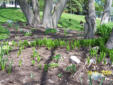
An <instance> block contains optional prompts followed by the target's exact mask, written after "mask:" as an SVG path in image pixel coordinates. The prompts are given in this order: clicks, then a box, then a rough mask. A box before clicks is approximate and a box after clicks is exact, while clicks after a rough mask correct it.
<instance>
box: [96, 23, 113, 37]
mask: <svg viewBox="0 0 113 85" xmlns="http://www.w3.org/2000/svg"><path fill="white" fill-rule="evenodd" d="M111 31H112V26H110V25H108V24H107V25H105V24H103V25H101V26H99V27H98V29H97V32H96V34H98V35H100V36H101V37H109V35H110V33H111Z"/></svg>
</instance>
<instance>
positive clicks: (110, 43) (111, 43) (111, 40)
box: [106, 29, 113, 49]
mask: <svg viewBox="0 0 113 85" xmlns="http://www.w3.org/2000/svg"><path fill="white" fill-rule="evenodd" d="M106 47H107V48H108V49H113V29H112V33H111V35H110V38H109V39H108V41H107V43H106Z"/></svg>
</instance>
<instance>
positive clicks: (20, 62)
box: [19, 59, 22, 67]
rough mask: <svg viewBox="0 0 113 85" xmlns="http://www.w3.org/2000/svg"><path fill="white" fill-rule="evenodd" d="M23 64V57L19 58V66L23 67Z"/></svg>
mask: <svg viewBox="0 0 113 85" xmlns="http://www.w3.org/2000/svg"><path fill="white" fill-rule="evenodd" d="M21 65H22V59H20V60H19V66H20V67H21Z"/></svg>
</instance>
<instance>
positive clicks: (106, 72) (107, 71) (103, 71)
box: [101, 70, 112, 75]
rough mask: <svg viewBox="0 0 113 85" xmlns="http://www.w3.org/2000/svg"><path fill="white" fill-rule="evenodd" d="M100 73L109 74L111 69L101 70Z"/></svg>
mask: <svg viewBox="0 0 113 85" xmlns="http://www.w3.org/2000/svg"><path fill="white" fill-rule="evenodd" d="M101 73H102V74H103V75H111V74H112V71H109V70H106V71H105V70H102V71H101Z"/></svg>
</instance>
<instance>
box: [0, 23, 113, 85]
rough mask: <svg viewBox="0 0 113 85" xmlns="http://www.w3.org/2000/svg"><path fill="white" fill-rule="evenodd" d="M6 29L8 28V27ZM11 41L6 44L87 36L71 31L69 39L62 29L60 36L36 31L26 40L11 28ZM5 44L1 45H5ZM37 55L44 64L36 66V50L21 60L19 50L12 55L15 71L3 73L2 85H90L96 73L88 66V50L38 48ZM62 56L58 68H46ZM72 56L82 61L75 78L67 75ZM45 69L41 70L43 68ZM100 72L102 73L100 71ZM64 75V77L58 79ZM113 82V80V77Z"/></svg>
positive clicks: (27, 51)
mask: <svg viewBox="0 0 113 85" xmlns="http://www.w3.org/2000/svg"><path fill="white" fill-rule="evenodd" d="M4 26H5V27H6V26H7V25H4ZM24 29H25V30H30V29H29V27H24ZM9 30H10V37H9V38H8V39H6V40H2V41H12V40H15V41H17V42H18V41H19V40H29V41H32V40H34V39H37V38H44V37H47V38H52V39H67V40H72V39H82V38H83V32H79V31H71V30H70V31H69V32H68V34H67V35H64V31H63V30H62V29H60V28H59V30H60V31H59V32H58V33H56V34H45V33H44V29H43V28H40V29H36V30H35V31H34V32H33V34H32V36H24V33H21V32H20V31H19V30H20V29H19V30H18V31H15V29H14V28H9ZM2 41H1V42H2ZM36 48H37V52H38V53H39V55H40V56H41V61H40V63H35V65H32V58H31V56H32V54H33V51H32V49H33V47H28V48H25V49H24V50H22V53H21V55H20V56H17V52H18V50H17V49H14V50H13V51H11V52H10V53H9V55H8V59H9V60H10V61H11V60H13V69H12V72H11V73H10V74H8V73H7V71H0V85H89V80H88V73H87V71H88V70H92V69H93V67H91V66H90V67H88V66H87V65H86V56H87V54H88V53H87V49H83V48H80V49H74V50H71V51H67V50H66V48H54V49H47V48H46V47H36ZM57 54H60V55H61V58H60V59H59V61H58V67H55V68H52V67H49V68H48V69H47V70H46V71H45V68H44V65H45V64H47V65H49V64H50V63H55V60H54V59H53V58H52V57H53V56H55V55H57ZM71 56H77V57H78V58H79V59H80V60H81V63H80V64H76V70H77V71H76V73H74V74H72V73H70V72H67V71H66V70H65V69H66V67H67V66H70V65H71V64H72V62H70V57H71ZM20 60H21V61H22V65H21V66H19V61H20ZM40 65H41V66H40ZM108 67H109V66H108V65H106V66H102V65H99V66H98V68H102V69H107V70H108ZM98 70H100V69H98ZM109 70H113V69H112V68H109ZM59 74H62V76H61V77H58V75H59ZM110 78H111V79H112V78H113V77H110ZM109 82H110V81H108V80H105V81H104V83H103V85H109ZM93 85H99V82H98V81H93ZM111 85H113V84H111Z"/></svg>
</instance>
